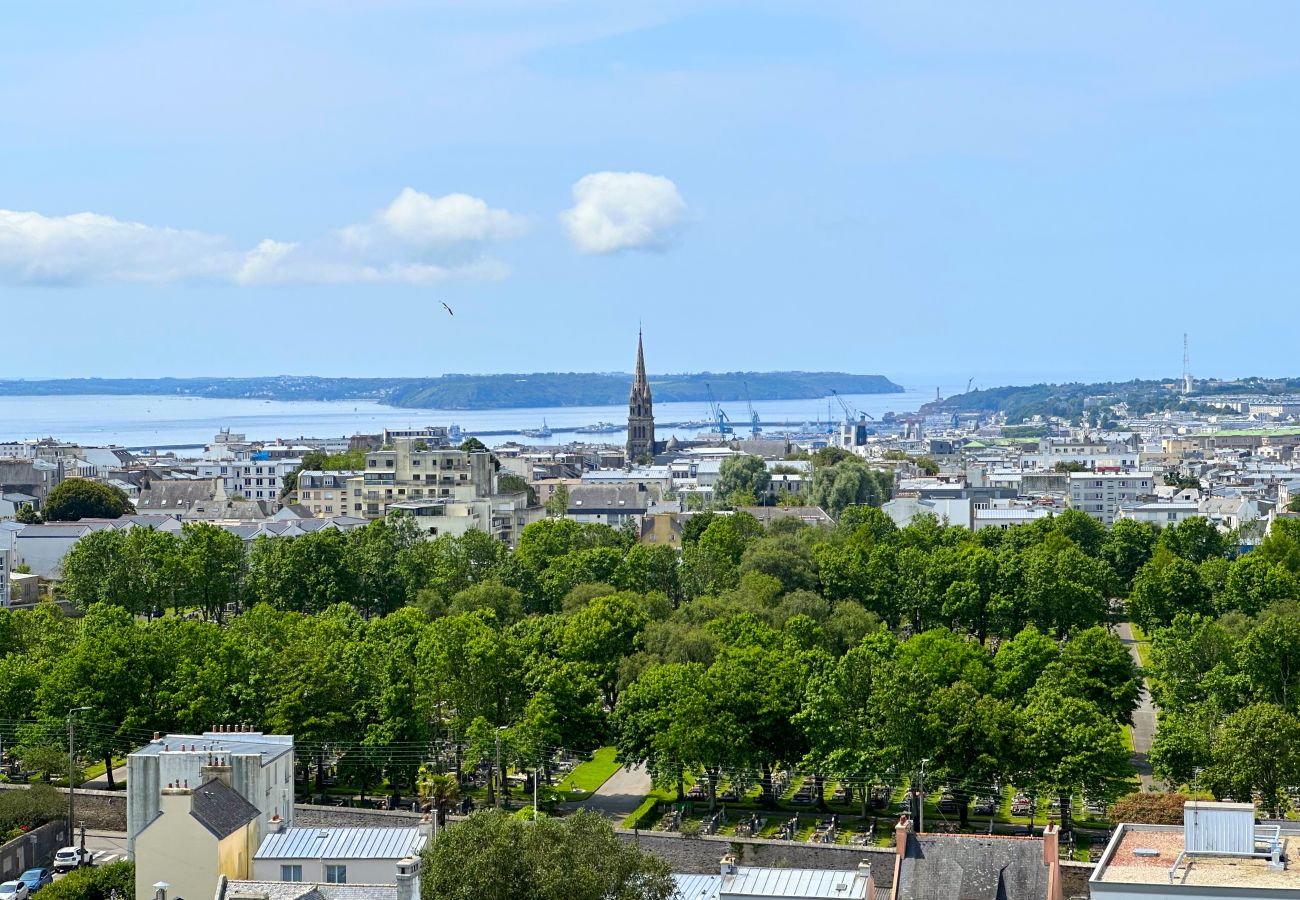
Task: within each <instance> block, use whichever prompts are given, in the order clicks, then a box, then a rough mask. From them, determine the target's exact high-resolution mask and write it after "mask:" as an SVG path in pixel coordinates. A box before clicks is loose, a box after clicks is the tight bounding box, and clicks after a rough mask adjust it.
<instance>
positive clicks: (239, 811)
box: [190, 780, 261, 839]
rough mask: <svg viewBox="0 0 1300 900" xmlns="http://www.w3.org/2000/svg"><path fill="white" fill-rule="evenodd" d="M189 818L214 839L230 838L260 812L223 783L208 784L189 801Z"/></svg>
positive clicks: (211, 782) (198, 789) (199, 788)
mask: <svg viewBox="0 0 1300 900" xmlns="http://www.w3.org/2000/svg"><path fill="white" fill-rule="evenodd" d="M190 815H192V816H193V817H194V818H196V819H198V820H199V823H200V824H202V825H203V827H204V828H206V829H208V831H210V832H212V833H213V834H214V835H216V837H217V838H218V839H221V838H224V837H226V836H227V835H230V834H233V833H234V832H236V831H238V830H239V829H240V828H243V827H244V826H245V825H247V824H248V823H249V822H251V821H253V820H254V819H256V818H257V817H258V816H259V815H261V813H260V812H258V809H257V807H256V806H254V805H253V804H251V803H249V802H248V801H247V800H245V799H244V798H243V797H241V796H239V792H238V791H236V790H235V789H234V788H232V787H229V786H227V785H226V783H225V782H223V781H216V780H213V781H209V782H207V783H205V784H203V785H202V786H200V787H198V788H196V789H195V790H194V793H193V794H192V795H191V797H190Z"/></svg>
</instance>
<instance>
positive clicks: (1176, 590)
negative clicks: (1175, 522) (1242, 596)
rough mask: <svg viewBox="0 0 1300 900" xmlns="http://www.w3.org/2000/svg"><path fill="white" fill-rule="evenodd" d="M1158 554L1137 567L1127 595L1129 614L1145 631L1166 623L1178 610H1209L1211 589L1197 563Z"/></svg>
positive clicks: (1201, 611) (1153, 629)
mask: <svg viewBox="0 0 1300 900" xmlns="http://www.w3.org/2000/svg"><path fill="white" fill-rule="evenodd" d="M1160 555H1161V554H1157V558H1155V559H1152V561H1151V562H1149V563H1147V564H1146V565H1145V566H1143V567H1142V568H1141V569H1140V570H1139V571H1138V573H1137V576H1136V577H1135V578H1134V579H1133V591H1132V593H1131V594H1130V595H1129V598H1128V614H1129V618H1130V619H1132V620H1133V621H1134V622H1136V623H1138V624H1139V625H1141V626H1142V628H1143V629H1144V630H1146V631H1155V630H1156V629H1157V628H1162V627H1164V626H1165V625H1168V624H1169V623H1170V622H1172V621H1173V620H1174V616H1176V615H1177V614H1178V613H1180V612H1189V613H1208V612H1209V611H1210V591H1209V589H1208V588H1206V587H1205V584H1204V583H1203V582H1202V581H1201V575H1200V571H1199V569H1198V568H1197V567H1196V565H1195V564H1194V563H1192V562H1189V561H1188V560H1186V559H1183V558H1182V557H1176V556H1172V555H1169V554H1166V556H1167V558H1166V559H1164V560H1160V559H1159V557H1160Z"/></svg>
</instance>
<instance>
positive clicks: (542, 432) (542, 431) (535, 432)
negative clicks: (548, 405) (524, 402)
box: [520, 419, 554, 438]
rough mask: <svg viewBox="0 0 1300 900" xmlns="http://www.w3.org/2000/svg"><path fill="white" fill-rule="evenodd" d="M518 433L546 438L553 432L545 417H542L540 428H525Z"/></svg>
mask: <svg viewBox="0 0 1300 900" xmlns="http://www.w3.org/2000/svg"><path fill="white" fill-rule="evenodd" d="M520 433H521V434H523V435H524V437H531V438H548V437H550V436H551V435H552V434H554V432H552V431H551V429H550V428H549V427H548V426H547V424H546V420H545V419H542V427H541V428H525V429H524V430H523V431H522V432H520Z"/></svg>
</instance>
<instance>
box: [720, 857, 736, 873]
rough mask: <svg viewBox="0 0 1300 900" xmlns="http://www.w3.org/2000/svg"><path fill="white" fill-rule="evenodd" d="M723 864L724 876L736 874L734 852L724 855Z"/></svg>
mask: <svg viewBox="0 0 1300 900" xmlns="http://www.w3.org/2000/svg"><path fill="white" fill-rule="evenodd" d="M721 865H722V875H723V877H726V876H727V875H735V874H736V857H735V855H734V854H732V853H728V854H727V855H726V856H724V857H722V863H721Z"/></svg>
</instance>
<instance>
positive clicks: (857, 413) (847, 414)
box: [831, 388, 876, 425]
mask: <svg viewBox="0 0 1300 900" xmlns="http://www.w3.org/2000/svg"><path fill="white" fill-rule="evenodd" d="M831 395H832V396H833V397H834V398H835V400H836V401H837V402H838V403H839V404H840V409H842V410H844V422H845V423H846V424H848V425H852V424H853V423H854V422H856V421H857V420H858V419H862V418H866V419H870V420H871V421H873V422H874V421H876V417H875V416H873V415H872V414H871V413H869V412H865V411H862V410H857V409H854V408H853V406H852V405H851V404H850V403H849V401H847V400H845V399H844V398H843V397H841V396H840V392H839V391H837V390H835V388H831Z"/></svg>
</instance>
